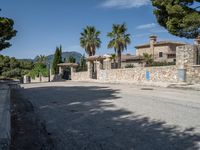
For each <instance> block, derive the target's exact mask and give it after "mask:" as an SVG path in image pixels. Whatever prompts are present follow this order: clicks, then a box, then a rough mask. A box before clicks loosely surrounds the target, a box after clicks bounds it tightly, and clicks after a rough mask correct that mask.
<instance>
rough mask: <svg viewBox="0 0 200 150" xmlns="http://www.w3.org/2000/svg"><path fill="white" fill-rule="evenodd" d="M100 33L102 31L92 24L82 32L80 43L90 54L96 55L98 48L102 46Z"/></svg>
mask: <svg viewBox="0 0 200 150" xmlns="http://www.w3.org/2000/svg"><path fill="white" fill-rule="evenodd" d="M100 34H101V32H100V31H97V30H96V28H95V27H92V26H87V27H86V28H85V29H84V30H83V32H82V33H81V38H80V45H81V47H82V48H84V49H85V51H86V53H87V54H88V55H89V56H93V55H95V53H96V49H97V48H100V45H101V40H100V38H99V35H100Z"/></svg>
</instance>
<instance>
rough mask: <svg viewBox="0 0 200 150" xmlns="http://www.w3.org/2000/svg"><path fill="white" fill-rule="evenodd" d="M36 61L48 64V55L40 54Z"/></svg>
mask: <svg viewBox="0 0 200 150" xmlns="http://www.w3.org/2000/svg"><path fill="white" fill-rule="evenodd" d="M35 60H36V62H38V63H43V64H46V61H47V57H46V56H45V55H38V56H36V58H35Z"/></svg>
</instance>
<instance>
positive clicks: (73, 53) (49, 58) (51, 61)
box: [18, 51, 82, 64]
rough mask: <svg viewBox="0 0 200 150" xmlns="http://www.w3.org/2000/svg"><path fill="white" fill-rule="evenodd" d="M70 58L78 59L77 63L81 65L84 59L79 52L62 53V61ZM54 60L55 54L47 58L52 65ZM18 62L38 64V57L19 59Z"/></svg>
mask: <svg viewBox="0 0 200 150" xmlns="http://www.w3.org/2000/svg"><path fill="white" fill-rule="evenodd" d="M70 56H73V57H74V58H75V59H76V63H79V62H80V59H81V57H82V55H81V53H78V52H73V51H72V52H63V53H62V61H63V62H64V60H65V59H66V60H67V59H68V58H69V57H70ZM53 59H54V54H52V55H48V56H47V62H50V64H52V63H53ZM18 60H21V61H32V62H36V57H35V58H34V59H18Z"/></svg>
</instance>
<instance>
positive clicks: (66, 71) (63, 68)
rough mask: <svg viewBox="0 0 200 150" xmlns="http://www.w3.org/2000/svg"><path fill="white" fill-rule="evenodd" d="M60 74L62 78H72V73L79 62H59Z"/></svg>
mask: <svg viewBox="0 0 200 150" xmlns="http://www.w3.org/2000/svg"><path fill="white" fill-rule="evenodd" d="M58 67H59V75H60V77H61V78H62V79H65V80H71V74H72V72H74V71H75V70H76V68H77V67H78V64H76V63H61V64H58Z"/></svg>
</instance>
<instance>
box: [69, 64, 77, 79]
mask: <svg viewBox="0 0 200 150" xmlns="http://www.w3.org/2000/svg"><path fill="white" fill-rule="evenodd" d="M70 69H71V80H73V79H74V73H75V72H76V68H75V67H70Z"/></svg>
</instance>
